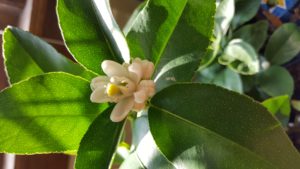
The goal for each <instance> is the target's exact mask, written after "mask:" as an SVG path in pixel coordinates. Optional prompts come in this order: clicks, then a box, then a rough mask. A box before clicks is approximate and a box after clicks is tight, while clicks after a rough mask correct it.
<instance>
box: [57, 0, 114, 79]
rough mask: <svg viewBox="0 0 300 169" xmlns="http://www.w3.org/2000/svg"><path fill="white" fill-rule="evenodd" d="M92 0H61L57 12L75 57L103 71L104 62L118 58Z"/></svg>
mask: <svg viewBox="0 0 300 169" xmlns="http://www.w3.org/2000/svg"><path fill="white" fill-rule="evenodd" d="M91 1H92V0H84V1H83V0H58V1H57V14H58V19H59V25H60V28H61V31H62V35H63V37H64V40H65V43H66V45H67V47H68V49H69V50H70V52H71V53H72V54H73V56H74V57H75V59H76V60H77V61H78V62H79V63H80V64H82V65H84V66H85V67H86V68H88V69H90V70H92V71H94V72H97V73H101V70H100V64H101V62H102V61H103V60H106V59H110V60H114V59H115V58H114V56H113V55H112V53H111V52H110V48H109V45H108V44H107V41H106V39H105V36H104V34H103V28H101V27H100V26H99V24H98V20H97V17H96V14H95V13H94V8H93V5H92V2H91Z"/></svg>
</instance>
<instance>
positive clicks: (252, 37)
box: [233, 20, 269, 51]
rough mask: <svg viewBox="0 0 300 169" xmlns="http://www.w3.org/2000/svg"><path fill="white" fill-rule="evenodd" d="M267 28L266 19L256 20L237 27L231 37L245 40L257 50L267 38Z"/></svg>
mask: <svg viewBox="0 0 300 169" xmlns="http://www.w3.org/2000/svg"><path fill="white" fill-rule="evenodd" d="M268 29H269V24H268V21H264V20H262V21H258V22H256V23H254V24H249V25H246V26H243V27H241V28H240V29H238V30H237V31H236V32H234V34H233V38H235V39H243V40H244V41H245V42H247V43H249V44H250V45H252V46H253V48H254V49H256V51H259V50H260V49H261V48H262V46H263V45H264V43H265V41H266V40H267V37H268Z"/></svg>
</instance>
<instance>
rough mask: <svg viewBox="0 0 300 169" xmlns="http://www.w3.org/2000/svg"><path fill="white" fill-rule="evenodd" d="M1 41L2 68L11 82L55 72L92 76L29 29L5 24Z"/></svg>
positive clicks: (87, 77)
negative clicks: (27, 30) (2, 51)
mask: <svg viewBox="0 0 300 169" xmlns="http://www.w3.org/2000/svg"><path fill="white" fill-rule="evenodd" d="M3 41H4V45H3V47H4V59H5V67H6V70H7V74H8V76H9V81H10V83H16V82H19V81H21V80H24V79H27V78H29V77H32V76H36V75H40V74H43V73H46V72H57V71H62V72H68V73H71V74H74V75H78V76H82V77H84V78H86V79H91V78H92V77H94V76H95V74H93V73H91V72H89V71H87V70H85V69H84V68H83V67H81V66H80V65H78V64H76V63H73V62H72V61H71V60H69V59H67V58H66V57H64V56H63V55H61V54H60V53H58V52H57V51H56V50H55V49H54V48H53V47H52V46H50V45H49V44H47V43H46V42H44V41H43V40H42V39H40V38H38V37H36V36H34V35H32V34H31V33H29V32H25V31H23V30H21V29H18V28H14V27H8V28H6V29H5V31H4V35H3Z"/></svg>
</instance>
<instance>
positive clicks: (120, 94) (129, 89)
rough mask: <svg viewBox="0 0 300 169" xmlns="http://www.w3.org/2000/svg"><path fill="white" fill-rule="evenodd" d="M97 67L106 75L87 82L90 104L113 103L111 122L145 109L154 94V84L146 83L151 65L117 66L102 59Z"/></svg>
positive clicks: (148, 80)
mask: <svg viewBox="0 0 300 169" xmlns="http://www.w3.org/2000/svg"><path fill="white" fill-rule="evenodd" d="M101 67H102V69H103V72H104V73H105V74H106V75H107V76H98V77H96V78H94V79H93V80H92V82H91V88H92V90H93V93H92V95H91V101H92V102H94V103H105V102H114V103H117V104H116V106H115V107H114V109H113V111H112V113H111V116H110V118H111V120H112V121H113V122H120V121H122V120H123V119H125V118H126V116H127V115H128V113H129V112H130V111H131V110H133V111H140V110H142V109H144V108H145V106H146V102H147V100H148V98H149V97H152V96H153V95H154V94H155V84H154V81H153V80H150V78H151V76H152V74H153V72H154V65H153V63H151V62H149V61H147V60H141V59H138V58H136V59H134V60H133V61H132V63H131V64H123V65H121V64H119V63H117V62H114V61H110V60H105V61H103V62H102V64H101Z"/></svg>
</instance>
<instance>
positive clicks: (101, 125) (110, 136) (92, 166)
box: [75, 108, 124, 169]
mask: <svg viewBox="0 0 300 169" xmlns="http://www.w3.org/2000/svg"><path fill="white" fill-rule="evenodd" d="M111 111H112V108H108V109H107V110H105V111H104V112H103V113H101V114H100V115H99V116H98V117H97V118H96V119H95V120H94V122H93V123H92V124H91V126H90V127H89V129H88V131H87V132H86V134H85V135H84V137H83V139H82V140H81V142H80V146H79V150H78V153H77V158H76V164H75V168H76V169H86V168H89V169H98V168H110V167H111V165H112V159H113V156H114V154H115V151H116V149H117V146H118V144H119V140H120V134H121V131H122V128H123V125H124V122H120V123H114V122H112V121H111V120H110V118H109V117H110V113H111Z"/></svg>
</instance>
